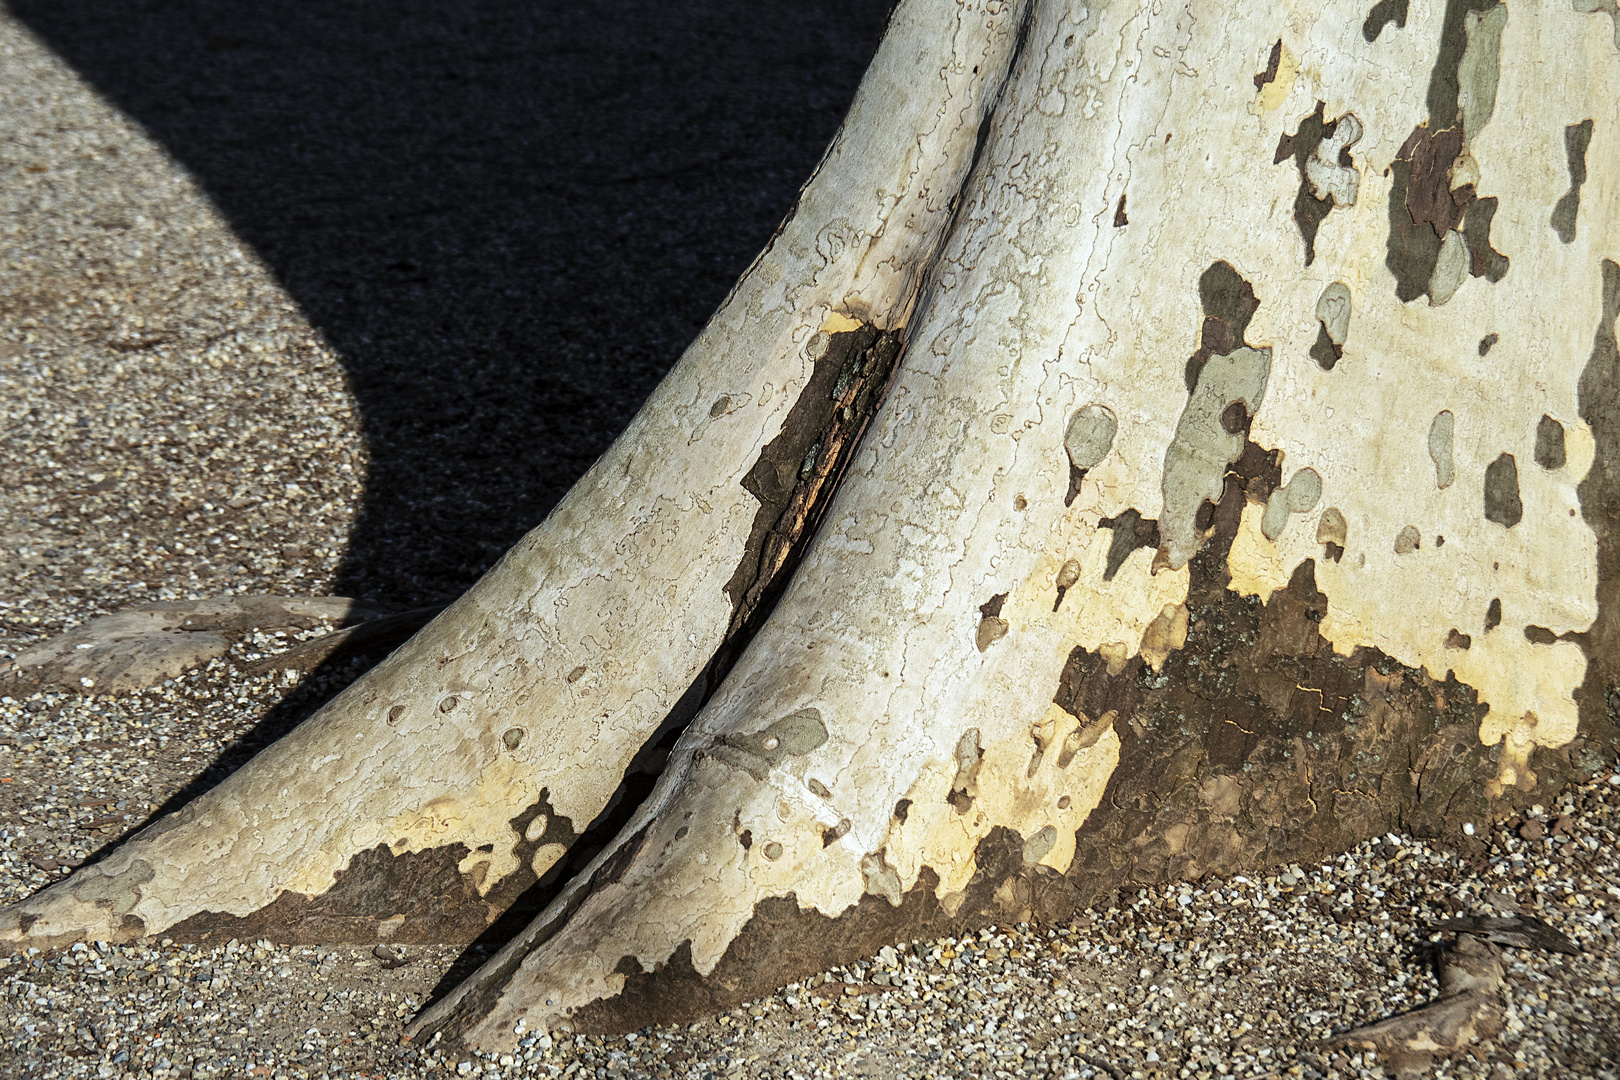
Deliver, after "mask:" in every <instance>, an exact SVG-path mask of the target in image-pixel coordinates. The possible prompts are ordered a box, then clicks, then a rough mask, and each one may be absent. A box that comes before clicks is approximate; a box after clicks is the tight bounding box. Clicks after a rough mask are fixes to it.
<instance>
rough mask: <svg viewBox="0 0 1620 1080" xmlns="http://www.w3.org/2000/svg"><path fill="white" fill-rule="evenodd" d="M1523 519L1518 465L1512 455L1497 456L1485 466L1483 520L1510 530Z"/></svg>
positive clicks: (1522, 501)
mask: <svg viewBox="0 0 1620 1080" xmlns="http://www.w3.org/2000/svg"><path fill="white" fill-rule="evenodd" d="M1523 518H1524V500H1523V499H1521V498H1520V497H1519V463H1518V462H1516V461H1514V460H1513V455H1512V454H1498V455H1497V457H1496V460H1495V461H1493V462H1491V463H1490V464H1489V465H1487V466H1485V520H1486V521H1494V522H1496V523H1497V524H1498V525H1501V526H1503V527H1504V528H1508V529H1511V528H1513V526H1515V525H1517V524H1518V523H1519V522H1520V521H1521V520H1523Z"/></svg>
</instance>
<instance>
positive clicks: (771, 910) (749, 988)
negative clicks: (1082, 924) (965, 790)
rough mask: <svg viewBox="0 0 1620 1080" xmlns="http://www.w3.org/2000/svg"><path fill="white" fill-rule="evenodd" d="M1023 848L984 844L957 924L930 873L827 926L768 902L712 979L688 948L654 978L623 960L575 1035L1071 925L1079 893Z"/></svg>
mask: <svg viewBox="0 0 1620 1080" xmlns="http://www.w3.org/2000/svg"><path fill="white" fill-rule="evenodd" d="M1024 848H1025V841H1024V838H1023V837H1021V836H1019V835H1018V834H1017V833H1015V832H1012V831H1011V830H1008V829H999V828H998V829H995V830H993V831H992V832H991V833H990V835H988V836H986V837H985V838H984V839H983V840H981V841H980V842H979V845H978V848H977V849H976V851H975V859H976V861H977V864H978V870H977V872H976V873H975V874H974V876H973V879H972V880H971V881H970V882H969V884H968V886H967V888H966V889H965V890H964V892H963V894H962V896H961V897H959V898H958V899H959V900H960V906H959V907H957V908H956V909H955V911H954V914H952V913H949V912H947V911H946V910H945V909H944V908H943V907H942V906H941V904H940V902H939V900H938V899H936V898H935V895H934V893H935V890H936V889H937V888H938V887H939V879H938V877H936V876H935V874H934V871H933V870H932V869H931V868H928V867H925V868H924V869H923V871H922V873H921V875H920V876H919V877H918V879H917V883H916V885H914V886H913V887H912V888H911V890H910V891H909V892H907V893H906V894H904V896H903V897H902V898H901V902H900V903H899V904H898V905H895V904H891V903H890V902H889V901H888V900H887V899H885V898H883V897H880V896H876V895H872V894H867V895H865V896H863V897H861V899H860V902H859V903H857V904H856V905H855V906H854V907H853V908H852V909H850V910H849V911H846V912H845V913H843V914H842V915H839V916H836V917H829V916H826V915H823V914H821V913H820V912H818V911H816V910H815V909H814V908H809V909H801V908H800V907H799V903H798V900H797V899H796V898H795V897H794V896H793V895H791V894H790V895H788V896H785V897H773V898H771V899H769V900H765V901H763V902H761V903H760V904H758V905H757V906H756V907H755V908H754V913H753V915H752V916H751V917H750V918H749V920H748V923H747V924H746V925H745V926H744V927H743V929H742V931H741V932H740V933H739V934H738V935H737V936H736V937H735V938H734V939H733V940H732V942H731V944H730V945H729V946H728V947H727V948H726V952H725V954H724V955H723V956H722V957H721V958H720V962H719V963H718V964H717V965H716V966H715V969H714V970H713V971H712V972H710V973H709V974H708V975H707V976H704V975H700V974H699V973H698V972H697V971H696V969H694V968H693V966H692V953H691V946H690V944H689V943H686V944H683V945H682V946H681V947H680V948H678V949H677V950H676V951H675V953H674V955H672V956H671V957H670V958H669V959H668V960H667V961H665V962H663V963H661V964H658V965H656V966H655V967H654V969H653V970H652V971H650V972H647V971H643V970H642V969H641V965H640V963H638V962H637V961H636V960H635V959H634V958H633V957H627V958H625V959H624V961H621V964H620V967H619V969H618V970H619V971H621V972H622V973H623V974H624V975H625V976H626V978H625V983H624V989H623V991H622V992H621V993H620V994H619V995H618V996H616V997H613V998H608V999H605V1000H602V1001H597V1002H593V1003H592V1004H590V1005H587V1006H585V1007H584V1008H582V1009H580V1010H578V1011H577V1012H575V1013H574V1014H573V1016H572V1018H571V1019H572V1021H573V1024H574V1027H575V1030H577V1031H589V1032H622V1031H634V1030H636V1029H638V1028H641V1027H645V1026H647V1025H649V1024H669V1023H685V1022H687V1021H689V1020H693V1019H695V1018H697V1017H700V1016H707V1015H711V1014H713V1013H716V1012H719V1011H722V1010H724V1009H728V1008H731V1007H732V1006H733V1005H736V1004H737V1003H738V1002H742V1001H747V1000H749V999H750V998H755V997H758V996H760V995H761V994H767V993H770V992H772V991H774V990H775V989H776V988H777V987H779V986H781V985H782V984H783V983H786V982H791V981H793V980H795V979H800V978H804V977H806V976H809V975H813V974H815V973H817V972H819V971H824V970H826V969H827V968H828V967H832V966H834V965H837V964H841V963H846V962H848V961H849V960H851V959H852V958H854V957H858V956H864V955H866V954H869V953H871V952H874V951H876V950H877V949H879V948H881V947H882V946H884V945H887V944H890V943H892V942H896V941H910V940H917V939H925V938H931V937H938V936H940V935H943V934H947V933H953V934H954V933H960V932H962V931H964V930H972V929H978V928H981V927H984V926H989V925H992V924H994V923H1011V922H1017V921H1020V920H1023V919H1030V918H1041V919H1048V920H1051V919H1058V918H1063V917H1065V916H1066V915H1067V914H1069V913H1070V912H1072V911H1073V910H1074V908H1075V889H1074V886H1073V885H1072V884H1071V883H1070V882H1069V881H1067V880H1065V879H1064V878H1063V876H1062V875H1059V874H1058V873H1056V872H1055V871H1053V870H1051V869H1050V868H1048V867H1044V866H1039V865H1036V866H1030V865H1027V864H1026V863H1025V861H1024Z"/></svg>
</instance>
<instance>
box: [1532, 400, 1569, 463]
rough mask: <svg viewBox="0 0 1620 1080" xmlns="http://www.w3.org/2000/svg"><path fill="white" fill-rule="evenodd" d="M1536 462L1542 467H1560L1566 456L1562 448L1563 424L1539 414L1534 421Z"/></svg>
mask: <svg viewBox="0 0 1620 1080" xmlns="http://www.w3.org/2000/svg"><path fill="white" fill-rule="evenodd" d="M1535 459H1536V464H1537V465H1540V466H1541V467H1542V468H1543V469H1549V470H1550V469H1562V468H1563V467H1564V464H1565V462H1566V461H1568V457H1567V456H1566V454H1565V450H1564V425H1563V424H1560V423H1559V422H1558V421H1556V420H1554V419H1553V418H1552V417H1550V416H1548V415H1547V414H1546V413H1542V414H1541V419H1540V420H1539V421H1538V422H1537V423H1536V450H1535Z"/></svg>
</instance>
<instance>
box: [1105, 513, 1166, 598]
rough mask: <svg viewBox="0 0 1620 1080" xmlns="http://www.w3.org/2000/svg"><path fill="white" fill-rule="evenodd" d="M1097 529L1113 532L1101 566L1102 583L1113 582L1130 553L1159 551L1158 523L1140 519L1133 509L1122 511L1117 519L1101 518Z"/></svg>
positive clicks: (1140, 515) (1149, 519) (1148, 519)
mask: <svg viewBox="0 0 1620 1080" xmlns="http://www.w3.org/2000/svg"><path fill="white" fill-rule="evenodd" d="M1097 528H1099V529H1112V530H1113V532H1114V538H1113V539H1112V540H1111V541H1109V543H1108V558H1107V561H1106V562H1105V563H1104V565H1103V580H1104V581H1113V580H1114V575H1115V574H1117V573H1119V568H1120V567H1122V566H1124V565H1125V560H1126V559H1128V558H1130V556H1131V552H1133V551H1137V550H1140V549H1141V548H1148V549H1149V550H1152V551H1157V550H1158V549H1159V523H1158V522H1157V521H1154V520H1152V519H1151V518H1144V517H1142V514H1141V512H1140V511H1138V510H1136V509H1135V508H1134V507H1133V508H1131V509H1129V510H1125V511H1122V512H1121V513H1120V515H1119V516H1118V517H1111V518H1102V519H1101V520H1100V521H1098V522H1097Z"/></svg>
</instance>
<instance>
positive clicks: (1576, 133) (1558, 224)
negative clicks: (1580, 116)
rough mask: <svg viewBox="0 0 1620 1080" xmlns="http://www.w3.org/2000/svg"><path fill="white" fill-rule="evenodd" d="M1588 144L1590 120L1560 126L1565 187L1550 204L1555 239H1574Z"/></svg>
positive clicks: (1589, 139) (1584, 179)
mask: <svg viewBox="0 0 1620 1080" xmlns="http://www.w3.org/2000/svg"><path fill="white" fill-rule="evenodd" d="M1591 144H1592V121H1591V120H1590V119H1586V120H1582V121H1581V122H1580V123H1578V124H1570V125H1569V126H1568V127H1566V128H1564V157H1565V158H1566V159H1567V162H1568V164H1569V190H1568V191H1566V192H1564V195H1563V197H1562V198H1561V199H1559V200H1558V205H1556V206H1554V207H1553V212H1552V220H1551V221H1550V222H1549V224H1550V225H1552V227H1553V232H1555V233H1557V234H1558V239H1559V240H1561V241H1563V242H1564V243H1566V244H1570V243H1574V241H1575V217H1576V215H1577V214H1579V213H1580V212H1581V185H1582V184H1584V183H1586V148H1587V147H1588V146H1590V145H1591Z"/></svg>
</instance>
